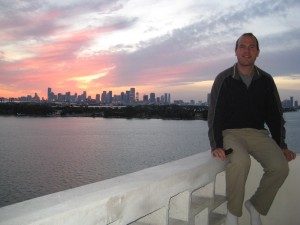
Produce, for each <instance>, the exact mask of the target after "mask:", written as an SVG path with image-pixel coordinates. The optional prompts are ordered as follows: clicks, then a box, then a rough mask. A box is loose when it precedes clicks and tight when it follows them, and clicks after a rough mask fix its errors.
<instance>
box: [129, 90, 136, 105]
mask: <svg viewBox="0 0 300 225" xmlns="http://www.w3.org/2000/svg"><path fill="white" fill-rule="evenodd" d="M129 102H130V103H133V102H135V88H130V95H129Z"/></svg>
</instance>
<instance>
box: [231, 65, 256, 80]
mask: <svg viewBox="0 0 300 225" xmlns="http://www.w3.org/2000/svg"><path fill="white" fill-rule="evenodd" d="M260 76H261V74H260V72H259V68H258V67H257V66H255V65H254V76H253V80H256V79H257V78H259V77H260ZM232 78H233V79H236V80H240V79H241V77H240V75H239V71H238V68H237V63H235V64H234V65H233V73H232Z"/></svg>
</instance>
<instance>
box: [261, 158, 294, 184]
mask: <svg viewBox="0 0 300 225" xmlns="http://www.w3.org/2000/svg"><path fill="white" fill-rule="evenodd" d="M266 172H270V173H275V174H277V175H278V176H280V177H281V178H283V179H285V178H286V177H287V176H288V174H289V165H288V161H287V160H286V159H285V158H283V159H282V160H279V161H272V163H270V165H269V166H268V168H267V169H266Z"/></svg>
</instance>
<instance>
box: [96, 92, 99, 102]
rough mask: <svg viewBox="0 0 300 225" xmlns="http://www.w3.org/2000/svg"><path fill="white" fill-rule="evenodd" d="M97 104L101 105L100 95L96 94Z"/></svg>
mask: <svg viewBox="0 0 300 225" xmlns="http://www.w3.org/2000/svg"><path fill="white" fill-rule="evenodd" d="M96 104H100V94H96Z"/></svg>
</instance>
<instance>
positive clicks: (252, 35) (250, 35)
mask: <svg viewBox="0 0 300 225" xmlns="http://www.w3.org/2000/svg"><path fill="white" fill-rule="evenodd" d="M244 36H249V37H254V39H255V41H256V47H257V50H258V51H259V43H258V40H257V38H256V37H255V36H254V34H252V33H244V34H242V35H241V36H240V37H239V38H238V39H237V40H236V43H235V50H237V48H238V42H239V40H240V38H241V37H244Z"/></svg>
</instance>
